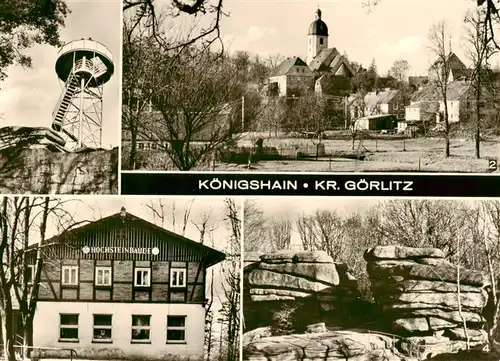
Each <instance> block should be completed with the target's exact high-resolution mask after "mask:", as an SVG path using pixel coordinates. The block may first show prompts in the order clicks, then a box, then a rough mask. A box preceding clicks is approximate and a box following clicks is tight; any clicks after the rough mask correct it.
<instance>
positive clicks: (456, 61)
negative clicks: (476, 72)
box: [431, 53, 467, 69]
mask: <svg viewBox="0 0 500 361" xmlns="http://www.w3.org/2000/svg"><path fill="white" fill-rule="evenodd" d="M445 61H447V62H452V64H451V66H450V68H455V69H457V68H463V69H466V68H467V67H466V66H465V64H464V63H463V61H462V60H460V58H459V57H458V56H457V54H455V53H450V54H448V56H447V57H446V60H445ZM442 62H443V61H442V59H437V60H436V61H435V62H434V63H433V64H432V66H431V68H432V67H434V66H436V65H438V64H441V63H442Z"/></svg>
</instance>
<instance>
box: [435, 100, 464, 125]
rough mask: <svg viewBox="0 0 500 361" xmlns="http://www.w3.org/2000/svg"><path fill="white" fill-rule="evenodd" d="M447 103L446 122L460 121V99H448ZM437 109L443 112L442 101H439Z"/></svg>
mask: <svg viewBox="0 0 500 361" xmlns="http://www.w3.org/2000/svg"><path fill="white" fill-rule="evenodd" d="M446 103H447V104H448V123H458V122H459V121H460V101H459V100H449V101H447V102H446ZM439 111H440V112H442V113H443V114H444V102H443V101H441V102H439Z"/></svg>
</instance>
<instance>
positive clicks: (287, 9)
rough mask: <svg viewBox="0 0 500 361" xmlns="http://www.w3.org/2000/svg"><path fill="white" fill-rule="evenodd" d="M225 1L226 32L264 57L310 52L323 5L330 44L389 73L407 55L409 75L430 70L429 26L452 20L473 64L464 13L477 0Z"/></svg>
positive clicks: (227, 40)
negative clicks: (369, 3) (371, 3)
mask: <svg viewBox="0 0 500 361" xmlns="http://www.w3.org/2000/svg"><path fill="white" fill-rule="evenodd" d="M365 3H366V0H329V1H325V0H323V1H310V0H294V1H290V0H288V1H280V0H270V1H264V0H244V1H240V0H225V1H224V11H225V12H226V13H229V17H225V18H223V21H222V25H221V32H222V33H221V37H222V39H223V42H224V44H225V45H226V47H227V48H228V49H229V50H230V51H232V52H234V51H239V50H245V51H248V52H251V53H254V54H259V55H261V56H263V57H266V56H269V55H273V54H282V55H284V56H285V57H291V56H300V57H301V58H302V59H303V60H305V58H306V56H307V32H308V28H309V24H310V23H311V22H312V21H314V19H315V12H316V9H317V8H318V6H319V7H320V8H321V10H322V13H323V15H322V19H323V20H324V21H325V22H326V24H327V26H328V28H329V40H328V46H329V47H336V48H337V49H338V50H339V52H340V53H341V54H343V53H344V52H345V53H346V54H347V56H348V58H349V59H350V60H351V61H356V62H360V63H362V64H363V66H365V67H368V66H369V65H370V63H371V61H372V59H373V58H375V60H376V64H377V67H378V70H379V74H382V75H385V74H387V71H388V70H389V68H390V67H391V65H392V64H393V62H394V61H395V60H398V59H406V60H407V61H408V62H409V64H410V66H411V69H410V72H409V75H426V73H427V69H428V67H429V65H430V63H431V61H432V60H435V57H432V56H430V54H429V50H428V48H427V46H428V35H429V29H430V28H431V26H432V25H433V24H435V23H436V22H438V21H440V20H442V19H446V22H447V24H448V26H449V29H450V34H451V35H452V47H453V51H454V52H456V53H457V55H458V56H459V57H460V58H461V59H462V61H464V62H465V63H466V64H468V62H467V59H466V57H465V56H464V52H463V40H461V39H462V38H463V33H464V22H463V18H464V15H465V13H466V12H467V10H468V9H475V5H476V1H475V0H439V1H436V0H380V3H379V5H377V6H375V7H371V8H368V7H366V6H364V5H363V4H365Z"/></svg>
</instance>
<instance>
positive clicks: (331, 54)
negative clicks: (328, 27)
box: [309, 48, 354, 74]
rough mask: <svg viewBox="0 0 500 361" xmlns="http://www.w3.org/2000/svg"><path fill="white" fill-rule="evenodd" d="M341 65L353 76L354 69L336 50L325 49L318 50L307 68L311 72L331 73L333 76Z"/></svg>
mask: <svg viewBox="0 0 500 361" xmlns="http://www.w3.org/2000/svg"><path fill="white" fill-rule="evenodd" d="M342 65H344V66H345V67H346V68H347V70H348V71H349V72H350V73H351V74H354V69H353V68H352V66H351V64H350V63H349V61H348V60H347V59H346V58H345V57H344V56H342V55H341V54H340V53H339V51H338V50H337V49H336V48H326V49H321V50H320V52H319V53H318V54H317V55H316V56H315V57H314V59H313V60H312V61H311V63H310V64H309V67H310V68H311V70H313V71H331V72H332V73H334V74H335V73H336V72H337V70H339V68H340V67H341V66H342Z"/></svg>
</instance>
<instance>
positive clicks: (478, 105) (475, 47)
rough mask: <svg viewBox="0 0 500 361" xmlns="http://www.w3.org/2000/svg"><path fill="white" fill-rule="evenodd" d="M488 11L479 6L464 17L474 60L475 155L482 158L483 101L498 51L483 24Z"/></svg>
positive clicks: (467, 40)
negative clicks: (494, 56)
mask: <svg viewBox="0 0 500 361" xmlns="http://www.w3.org/2000/svg"><path fill="white" fill-rule="evenodd" d="M485 17H486V11H485V10H484V9H482V8H478V9H477V10H476V11H475V12H468V13H467V14H466V16H465V18H464V22H465V24H466V34H465V36H464V41H465V47H466V49H467V51H466V55H467V57H468V58H469V60H470V61H471V62H472V74H471V83H470V89H469V92H470V93H472V94H471V95H472V97H473V98H474V100H475V102H474V103H475V104H474V105H475V109H474V110H475V124H474V141H475V153H476V154H475V156H476V158H480V157H481V156H480V146H481V128H482V122H481V117H482V116H484V115H483V112H482V108H483V103H485V97H484V91H485V88H487V87H488V84H489V83H490V82H491V80H490V74H489V71H490V70H491V68H490V64H489V60H490V58H491V56H492V55H493V54H494V53H495V52H496V49H495V46H494V44H493V40H492V38H491V37H490V35H489V33H485V31H486V32H488V31H489V29H488V28H485V27H484V26H483V24H484V18H485Z"/></svg>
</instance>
